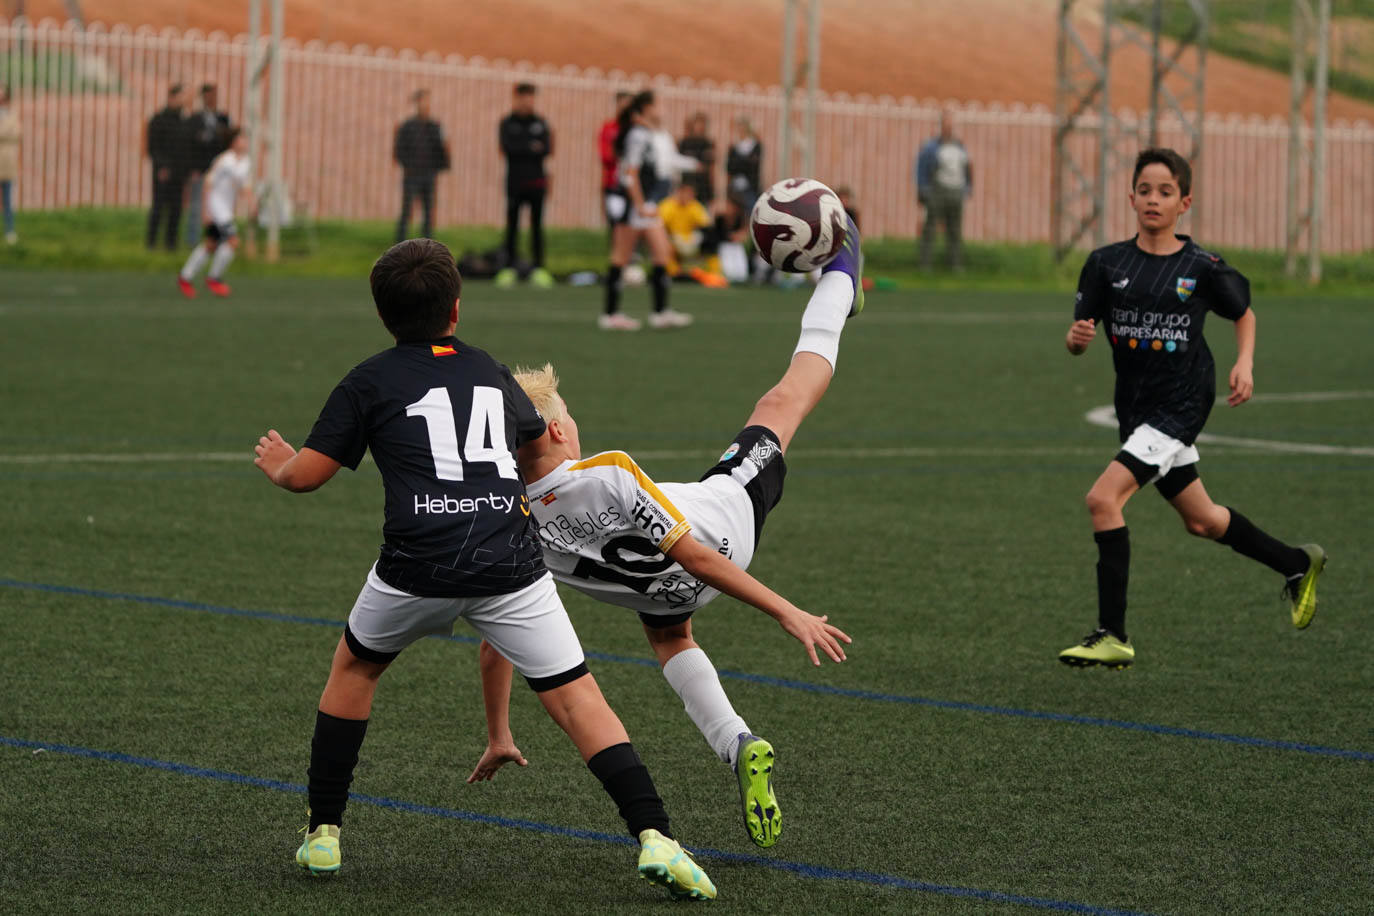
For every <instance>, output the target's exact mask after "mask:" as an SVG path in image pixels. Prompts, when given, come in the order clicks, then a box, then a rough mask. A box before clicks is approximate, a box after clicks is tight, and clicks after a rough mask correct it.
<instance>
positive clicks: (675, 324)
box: [649, 308, 692, 331]
mask: <svg viewBox="0 0 1374 916" xmlns="http://www.w3.org/2000/svg"><path fill="white" fill-rule="evenodd" d="M691 323H692V316H691V315H688V314H687V313H686V312H679V311H678V310H677V309H672V308H668V309H664V310H663V311H661V312H650V313H649V327H651V328H653V329H654V330H656V331H667V330H671V329H673V328H685V327H687V326H689V325H690V324H691Z"/></svg>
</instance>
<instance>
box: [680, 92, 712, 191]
mask: <svg viewBox="0 0 1374 916" xmlns="http://www.w3.org/2000/svg"><path fill="white" fill-rule="evenodd" d="M708 127H709V122H708V121H707V120H706V115H705V114H704V113H703V112H700V111H698V112H697V113H696V114H694V115H692V116H691V117H690V118H688V119H687V133H686V135H685V136H684V137H683V138H682V141H681V142H680V143H678V146H677V149H678V152H680V153H682V154H683V155H684V156H691V157H692V158H693V159H695V160H696V161H697V162H700V163H701V167H700V168H699V169H697V170H696V171H694V172H688V173H687V174H685V175H683V176H682V180H683V181H684V182H686V183H687V184H690V185H691V186H692V190H693V191H695V192H696V197H697V200H698V201H700V202H701V203H702V204H704V205H709V204H710V203H711V202H712V201H714V200H715V199H716V176H715V168H716V141H714V140H712V139H711V138H710V137H708V136H707V135H706V131H707V129H708Z"/></svg>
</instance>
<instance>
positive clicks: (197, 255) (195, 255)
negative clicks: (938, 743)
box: [181, 245, 210, 282]
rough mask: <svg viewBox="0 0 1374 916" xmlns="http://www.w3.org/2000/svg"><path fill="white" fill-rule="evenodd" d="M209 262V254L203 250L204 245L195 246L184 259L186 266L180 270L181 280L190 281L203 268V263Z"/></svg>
mask: <svg viewBox="0 0 1374 916" xmlns="http://www.w3.org/2000/svg"><path fill="white" fill-rule="evenodd" d="M208 260H210V252H208V251H206V250H205V246H204V245H197V246H196V247H195V248H193V249H192V250H191V255H190V257H188V258H187V259H186V264H185V265H184V266H183V267H182V268H181V279H183V280H186V281H188V282H189V281H191V280H194V279H195V278H196V274H198V273H200V269H201V268H202V267H204V266H205V262H206V261H208Z"/></svg>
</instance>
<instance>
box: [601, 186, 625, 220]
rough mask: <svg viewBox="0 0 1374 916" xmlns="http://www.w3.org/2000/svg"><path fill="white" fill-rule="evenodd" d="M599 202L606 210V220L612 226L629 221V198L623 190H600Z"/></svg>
mask: <svg viewBox="0 0 1374 916" xmlns="http://www.w3.org/2000/svg"><path fill="white" fill-rule="evenodd" d="M601 204H602V207H603V208H604V209H605V211H606V222H608V223H610V224H611V225H612V226H619V225H622V224H624V223H628V222H629V221H630V198H629V196H628V195H627V194H626V193H625V192H624V191H612V190H610V189H607V190H605V191H602V192H601Z"/></svg>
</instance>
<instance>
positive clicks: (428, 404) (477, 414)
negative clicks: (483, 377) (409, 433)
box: [406, 385, 519, 480]
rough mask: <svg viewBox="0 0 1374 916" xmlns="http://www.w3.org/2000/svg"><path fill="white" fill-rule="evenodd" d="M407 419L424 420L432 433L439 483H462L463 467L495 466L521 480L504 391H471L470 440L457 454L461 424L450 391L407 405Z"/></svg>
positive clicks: (486, 387)
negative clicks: (508, 436)
mask: <svg viewBox="0 0 1374 916" xmlns="http://www.w3.org/2000/svg"><path fill="white" fill-rule="evenodd" d="M406 416H408V417H421V418H423V419H424V421H425V426H426V427H428V429H429V450H430V454H432V455H433V456H434V476H436V477H438V478H439V479H440V480H462V479H463V466H464V464H467V465H473V464H479V463H487V464H494V465H496V472H497V474H499V475H500V476H502V477H505V478H508V479H511V480H514V479H516V478H517V477H519V474H518V473H517V472H516V469H515V458H514V456H512V455H511V453H510V449H508V448H507V447H506V435H505V427H506V423H505V419H506V402H505V398H504V397H502V395H501V389H499V388H492V387H490V386H489V385H478V386H476V387H474V388H473V389H472V409H471V410H470V411H469V412H468V430H467V438H466V440H465V441H464V443H463V449H462V451H461V452H459V450H458V420H457V417H456V416H455V415H454V412H453V400H452V398H450V397H449V393H448V389H447V388H431V389H429V391H428V392H426V393H425V396H424V397H422V398H420V400H418V401H416V402H415V403H414V404H410V405H407V407H406Z"/></svg>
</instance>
